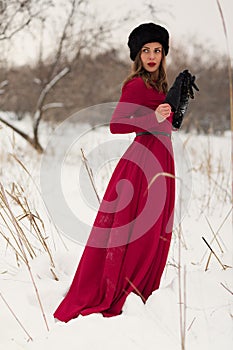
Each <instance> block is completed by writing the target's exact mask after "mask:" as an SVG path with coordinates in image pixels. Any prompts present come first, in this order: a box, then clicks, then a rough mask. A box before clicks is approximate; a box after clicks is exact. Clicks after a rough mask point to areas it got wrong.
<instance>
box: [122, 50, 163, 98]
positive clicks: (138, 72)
mask: <svg viewBox="0 0 233 350" xmlns="http://www.w3.org/2000/svg"><path fill="white" fill-rule="evenodd" d="M156 73H157V74H156V79H155V80H154V79H153V78H152V76H151V73H149V72H147V71H146V70H145V68H144V67H143V65H142V61H141V50H140V51H139V53H138V54H137V56H136V58H135V60H134V63H133V66H132V70H131V73H130V74H129V75H128V76H127V77H126V79H125V80H124V82H123V86H124V85H125V84H126V83H127V82H128V81H129V80H131V79H133V78H134V77H142V79H143V81H144V82H145V84H146V86H147V87H148V88H149V87H154V88H155V89H157V90H158V91H159V92H163V93H165V94H166V93H167V91H168V81H167V74H166V57H165V52H164V49H163V50H162V60H161V63H160V66H159V69H158V70H157V71H156Z"/></svg>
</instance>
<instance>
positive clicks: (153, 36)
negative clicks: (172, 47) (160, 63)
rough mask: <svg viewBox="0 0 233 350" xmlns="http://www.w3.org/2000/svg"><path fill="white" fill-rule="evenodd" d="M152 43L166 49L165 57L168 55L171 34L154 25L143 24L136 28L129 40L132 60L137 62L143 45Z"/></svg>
mask: <svg viewBox="0 0 233 350" xmlns="http://www.w3.org/2000/svg"><path fill="white" fill-rule="evenodd" d="M152 42H158V43H160V44H161V45H162V46H163V48H164V51H165V55H167V54H168V50H169V34H168V31H167V30H166V29H165V28H164V27H162V26H160V25H158V24H154V23H143V24H140V25H139V26H138V27H136V28H134V30H133V31H132V32H131V33H130V35H129V40H128V46H129V49H130V58H131V60H132V61H134V60H135V58H136V56H137V53H138V52H139V51H140V50H141V48H142V47H143V45H145V44H146V43H152Z"/></svg>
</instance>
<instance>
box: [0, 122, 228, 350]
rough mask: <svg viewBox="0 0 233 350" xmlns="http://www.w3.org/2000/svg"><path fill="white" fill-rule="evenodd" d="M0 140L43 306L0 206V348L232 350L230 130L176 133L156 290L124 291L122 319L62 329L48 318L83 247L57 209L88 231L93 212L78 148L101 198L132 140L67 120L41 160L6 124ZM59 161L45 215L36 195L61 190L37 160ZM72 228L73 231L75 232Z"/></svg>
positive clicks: (97, 319) (4, 177)
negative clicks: (171, 221)
mask: <svg viewBox="0 0 233 350" xmlns="http://www.w3.org/2000/svg"><path fill="white" fill-rule="evenodd" d="M17 124H18V125H19V126H21V127H22V128H23V129H25V128H28V124H26V122H25V121H24V122H17ZM80 130H81V131H82V132H83V133H82V137H80V138H79V140H78V141H77V142H76V141H75V142H72V141H71V140H73V138H74V139H75V135H79V134H80ZM87 130H88V132H86V131H87ZM49 132H50V133H52V128H51V126H49V125H46V124H43V125H41V133H42V136H43V141H42V143H43V144H44V145H45V144H46V143H47V142H48V140H49V137H48V133H49ZM59 133H60V134H59ZM59 135H60V136H59ZM59 137H60V139H59ZM64 138H66V139H67V140H68V144H69V142H70V148H69V152H68V153H66V154H65V157H64V154H63V153H62V147H63V146H62V145H63V143H62V139H64ZM0 139H1V148H0V162H1V168H0V175H1V183H2V185H3V187H4V189H5V191H4V193H5V194H6V196H7V198H8V201H9V205H10V207H11V210H12V213H13V214H14V216H15V217H17V219H18V220H19V224H20V225H21V226H20V227H21V228H23V230H24V232H25V233H26V236H27V238H28V241H29V243H28V246H31V247H32V250H33V253H31V254H32V257H30V255H29V253H28V251H27V252H26V253H25V254H26V255H27V258H28V261H29V265H30V268H31V272H32V275H33V277H34V281H35V285H36V287H37V289H38V293H39V296H40V299H41V304H42V307H43V310H44V315H42V311H41V307H40V305H39V302H38V299H37V295H36V292H35V288H34V286H33V283H32V279H31V277H30V274H29V271H28V267H27V265H26V264H25V263H24V262H23V260H22V259H21V257H20V255H19V253H17V251H18V252H19V251H20V248H21V246H20V244H19V246H17V243H16V240H14V237H15V236H14V234H15V231H16V228H15V226H10V224H9V221H10V219H9V216H8V219H7V214H6V212H7V211H6V210H5V211H4V208H3V207H1V215H2V216H1V217H0V233H1V234H0V293H1V298H0V320H1V327H0V348H1V349H4V350H11V349H12V350H20V349H25V350H39V349H40V350H41V349H52V348H54V349H56V350H59V349H65V348H67V349H69V350H79V349H80V350H86V349H101V350H104V349H106V350H107V349H112V350H114V349H117V350H119V349H127V350H131V349H132V350H136V349H140V350H144V349H147V350H152V349H153V350H154V349H160V350H178V349H183V350H184V349H186V350H197V349H198V350H202V349H203V350H209V349H211V350H219V349H222V350H227V349H232V346H233V327H232V316H233V308H232V305H233V304H232V298H233V295H232V293H233V283H232V282H233V278H232V276H233V275H232V266H233V261H232V246H233V245H232V243H233V242H232V212H231V135H230V132H226V133H225V134H224V135H222V136H211V135H210V136H204V135H195V134H182V133H181V132H179V133H174V135H173V143H174V151H175V161H176V168H177V169H176V172H177V205H176V208H177V211H176V221H175V227H174V233H173V240H172V245H171V249H170V253H169V257H168V262H167V266H166V269H165V271H164V274H163V278H162V281H161V286H160V289H159V290H157V291H155V292H154V293H153V295H152V296H151V297H150V298H149V300H148V302H147V304H146V305H144V304H143V303H142V302H141V299H139V297H137V296H136V295H134V294H132V295H130V296H129V297H128V298H127V300H126V303H125V305H124V308H123V313H122V315H120V316H117V317H113V318H104V317H102V315H100V314H92V315H89V316H85V317H82V316H79V317H78V318H77V319H74V320H72V321H70V322H69V323H67V324H64V323H61V322H55V321H54V319H53V316H52V315H53V312H54V310H55V308H56V307H57V306H58V304H59V302H60V301H61V299H62V298H63V296H64V295H65V293H66V291H67V288H68V287H69V285H70V282H71V280H72V277H73V274H74V272H75V270H76V267H77V264H78V260H79V258H80V256H81V253H82V250H83V245H82V244H78V243H77V240H78V239H79V238H77V239H76V241H75V240H74V239H71V238H72V237H69V234H68V235H64V234H62V233H61V229H60V222H61V225H62V224H64V227H66V223H67V221H68V219H67V216H66V215H65V214H64V213H65V211H64V210H63V207H64V206H68V207H69V208H70V212H72V213H73V216H74V217H78V218H79V221H82V222H84V223H86V225H91V222H92V220H93V219H94V216H95V212H96V210H97V208H98V202H97V200H96V196H95V194H94V191H93V190H92V188H91V186H90V181H89V178H88V176H87V175H86V176H84V180H82V179H83V177H82V176H81V177H80V178H79V180H80V179H81V181H83V183H82V184H81V186H78V185H77V183H78V181H77V174H78V175H80V174H83V173H82V171H83V168H82V169H81V164H82V158H81V152H80V148H82V149H83V150H84V152H85V155H86V157H87V159H88V164H89V166H90V167H91V168H92V169H93V170H94V171H93V173H94V178H95V183H96V187H97V191H98V193H99V195H100V197H101V196H102V195H103V192H104V189H105V186H106V185H107V182H108V179H109V177H110V175H111V172H112V170H113V169H114V165H115V164H116V161H117V158H118V157H120V156H121V155H122V154H123V151H124V149H125V148H126V147H127V145H129V144H130V142H131V140H132V139H133V135H123V136H122V135H111V134H110V132H109V130H108V128H106V127H101V128H97V129H95V130H90V127H89V126H87V125H82V126H80V125H69V123H67V124H66V126H65V134H64V130H62V129H61V130H59V132H58V135H57V139H56V140H55V141H56V142H55V143H54V144H53V146H51V147H50V149H49V151H48V153H47V155H46V156H41V155H38V154H37V153H36V152H35V151H34V150H33V149H32V148H31V147H30V146H29V145H28V144H27V143H26V142H25V141H23V140H22V139H21V138H19V137H18V136H17V135H14V134H13V133H12V132H11V131H10V130H9V129H7V128H6V127H5V126H3V125H2V128H1V129H0ZM112 141H114V142H113V145H115V146H116V147H115V146H114V147H113V148H111V150H110V147H108V145H110V144H108V142H112ZM54 145H55V147H54ZM102 145H103V147H102ZM93 150H94V151H93ZM103 150H104V151H103ZM92 151H93V155H92ZM110 151H111V152H110ZM109 152H110V153H109ZM114 152H115V153H114ZM97 155H98V156H97ZM61 160H62V163H61V166H60V165H59V166H60V186H61V188H62V193H63V195H64V203H61V202H59V203H57V202H56V200H55V201H54V207H56V209H57V211H56V212H55V214H54V216H53V217H52V219H51V218H49V216H48V214H47V210H46V209H45V205H44V204H43V200H42V198H43V199H44V197H46V193H45V192H46V190H48V188H49V191H50V192H49V193H50V196H51V197H53V196H54V198H55V197H56V190H57V189H56V187H55V188H54V186H53V179H51V176H52V175H51V174H52V172H51V171H50V169H48V173H47V172H46V167H45V168H43V167H42V168H41V164H42V163H43V164H47V165H48V164H50V167H51V169H52V168H53V167H54V168H56V166H55V164H60V163H59V162H60V161H61ZM41 169H42V170H41ZM56 169H57V168H56ZM80 169H81V170H80ZM96 169H97V171H95V170H96ZM56 171H57V170H56ZM46 179H48V181H47V182H48V187H46V190H44V189H43V188H41V187H40V184H41V183H46V181H45V180H46ZM181 180H182V185H181ZM51 182H52V183H51ZM54 183H56V179H54ZM80 187H81V188H80ZM7 191H8V192H7ZM9 193H11V194H12V193H14V196H16V197H17V198H20V199H23V198H26V199H27V202H28V208H30V213H31V214H33V215H35V216H34V219H35V221H36V222H37V225H38V227H39V230H40V232H41V234H42V235H43V237H46V238H45V242H46V244H47V246H48V250H49V252H50V255H51V257H52V260H51V257H49V254H48V251H47V252H46V251H45V249H44V247H43V246H42V244H41V243H40V242H39V239H38V238H37V237H36V234H35V232H36V229H35V225H34V226H33V221H32V220H31V221H30V220H29V219H28V217H27V215H26V213H24V215H23V214H22V208H21V207H20V206H19V205H18V204H17V203H16V201H15V200H14V199H13V198H12V197H11V196H10V195H9ZM85 197H86V198H85ZM88 202H89V203H88ZM49 205H51V204H49ZM49 209H51V208H49ZM28 211H29V209H28ZM31 217H32V216H31ZM7 220H8V221H7ZM75 222H76V221H75V220H74V223H75ZM55 225H57V226H58V227H57V228H56V226H55ZM76 230H77V231H78V230H79V227H78V226H77V227H76ZM202 237H204V238H205V239H206V241H207V242H208V243H209V244H210V246H211V247H212V249H213V251H214V253H215V254H216V256H217V258H218V259H219V260H218V259H217V258H216V256H215V255H214V254H213V253H212V254H211V256H210V253H211V251H210V249H209V248H208V247H207V245H206V243H205V242H204V240H203V238H202ZM84 240H85V237H84V238H80V241H82V242H83V241H84ZM82 242H81V243H82ZM208 260H209V261H208ZM52 261H53V263H54V266H53V263H52ZM206 267H207V269H206ZM3 298H4V300H5V302H4V300H3ZM6 303H7V304H8V307H10V308H11V311H12V312H14V315H15V316H16V317H17V318H18V321H20V322H21V325H20V324H19V322H17V320H16V318H15V317H14V316H13V314H12V312H11V311H10V310H9V308H8V307H7V305H6ZM45 320H46V322H47V325H46V322H45ZM22 326H23V327H24V328H25V329H23V328H22ZM47 328H49V331H48V329H47ZM26 332H27V333H26ZM31 338H32V339H31ZM182 344H183V345H182Z"/></svg>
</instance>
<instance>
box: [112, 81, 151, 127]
mask: <svg viewBox="0 0 233 350" xmlns="http://www.w3.org/2000/svg"><path fill="white" fill-rule="evenodd" d="M145 89H147V87H146V86H145V84H144V82H143V80H142V79H141V78H135V79H132V80H130V81H129V82H128V83H126V84H125V85H124V86H123V89H122V94H121V97H120V100H119V102H118V104H117V106H116V108H115V111H114V113H113V115H112V118H111V121H110V131H111V133H112V134H126V133H131V132H139V131H142V130H151V129H152V128H154V127H155V126H156V117H155V113H154V111H153V110H151V109H149V108H148V107H145V106H143V105H144V104H145V101H144V96H145Z"/></svg>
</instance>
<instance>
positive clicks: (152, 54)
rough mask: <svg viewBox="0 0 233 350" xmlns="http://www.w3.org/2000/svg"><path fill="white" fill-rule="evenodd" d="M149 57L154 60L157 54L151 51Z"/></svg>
mask: <svg viewBox="0 0 233 350" xmlns="http://www.w3.org/2000/svg"><path fill="white" fill-rule="evenodd" d="M149 58H150V60H153V59H154V58H155V54H154V52H151V53H150V56H149Z"/></svg>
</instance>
